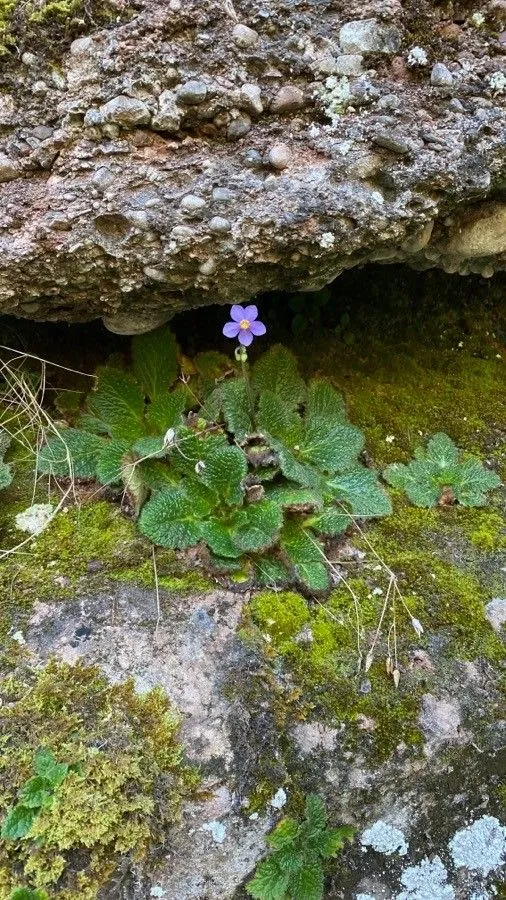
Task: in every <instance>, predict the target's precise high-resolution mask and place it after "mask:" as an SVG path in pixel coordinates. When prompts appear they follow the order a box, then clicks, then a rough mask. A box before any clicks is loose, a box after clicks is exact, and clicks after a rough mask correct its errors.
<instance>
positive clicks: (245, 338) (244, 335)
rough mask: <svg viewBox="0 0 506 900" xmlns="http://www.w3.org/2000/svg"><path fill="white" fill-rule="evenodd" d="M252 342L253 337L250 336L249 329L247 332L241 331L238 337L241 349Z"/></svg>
mask: <svg viewBox="0 0 506 900" xmlns="http://www.w3.org/2000/svg"><path fill="white" fill-rule="evenodd" d="M252 340H253V335H252V334H251V331H250V330H249V328H248V330H247V331H245V330H244V331H241V333H240V335H239V343H240V344H242V345H243V347H249V345H250V344H251V342H252Z"/></svg>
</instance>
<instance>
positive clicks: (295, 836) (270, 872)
mask: <svg viewBox="0 0 506 900" xmlns="http://www.w3.org/2000/svg"><path fill="white" fill-rule="evenodd" d="M353 834H354V829H353V828H351V827H349V826H346V825H343V826H342V827H341V828H328V827H327V815H326V811H325V805H324V803H323V800H322V799H321V797H318V796H317V795H316V794H309V796H308V797H307V799H306V809H305V817H304V821H303V822H297V821H296V820H295V819H290V818H285V819H282V821H281V822H280V823H279V825H277V826H276V828H275V829H274V831H272V832H271V833H270V834H269V835H268V837H267V844H268V846H269V847H270V849H271V853H270V854H269V856H268V857H267V859H266V860H264V862H261V863H260V865H259V866H258V868H257V870H256V872H255V875H254V877H253V878H252V879H251V881H249V882H248V884H247V885H246V890H247V891H248V893H249V894H250V896H251V897H255V898H256V900H321V898H322V897H323V888H324V872H323V860H325V859H329V858H330V857H332V856H336V854H337V853H338V852H339V850H342V849H343V847H344V844H345V842H346V841H351V840H352V838H353Z"/></svg>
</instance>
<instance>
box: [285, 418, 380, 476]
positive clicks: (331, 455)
mask: <svg viewBox="0 0 506 900" xmlns="http://www.w3.org/2000/svg"><path fill="white" fill-rule="evenodd" d="M363 447H364V435H363V434H362V432H361V431H360V429H359V428H355V426H354V425H333V424H331V423H328V422H325V421H324V420H323V419H314V420H313V421H312V422H311V423H310V424H308V425H307V427H306V430H305V432H304V437H303V439H302V441H301V444H300V448H299V453H300V456H301V457H302V460H303V461H304V462H308V463H310V464H313V465H315V466H317V467H318V468H319V469H320V470H322V471H323V472H330V473H333V472H344V471H346V469H349V468H351V467H352V466H353V465H356V460H357V456H358V454H359V453H360V452H361V450H362V449H363Z"/></svg>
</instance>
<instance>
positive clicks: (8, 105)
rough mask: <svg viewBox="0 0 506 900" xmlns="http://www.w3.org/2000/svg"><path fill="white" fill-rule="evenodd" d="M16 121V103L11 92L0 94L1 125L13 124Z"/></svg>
mask: <svg viewBox="0 0 506 900" xmlns="http://www.w3.org/2000/svg"><path fill="white" fill-rule="evenodd" d="M15 121H16V104H15V102H14V98H13V97H12V96H11V94H0V125H13V124H14V123H15Z"/></svg>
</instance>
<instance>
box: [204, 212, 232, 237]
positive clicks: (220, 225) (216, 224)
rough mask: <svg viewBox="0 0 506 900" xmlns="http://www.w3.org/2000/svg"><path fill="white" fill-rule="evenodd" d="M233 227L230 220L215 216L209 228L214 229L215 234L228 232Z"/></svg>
mask: <svg viewBox="0 0 506 900" xmlns="http://www.w3.org/2000/svg"><path fill="white" fill-rule="evenodd" d="M231 227H232V226H231V224H230V222H229V220H228V219H223V218H222V217H221V216H213V218H212V219H211V220H210V222H209V228H210V230H211V231H214V232H215V234H226V232H227V231H230V229H231Z"/></svg>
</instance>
